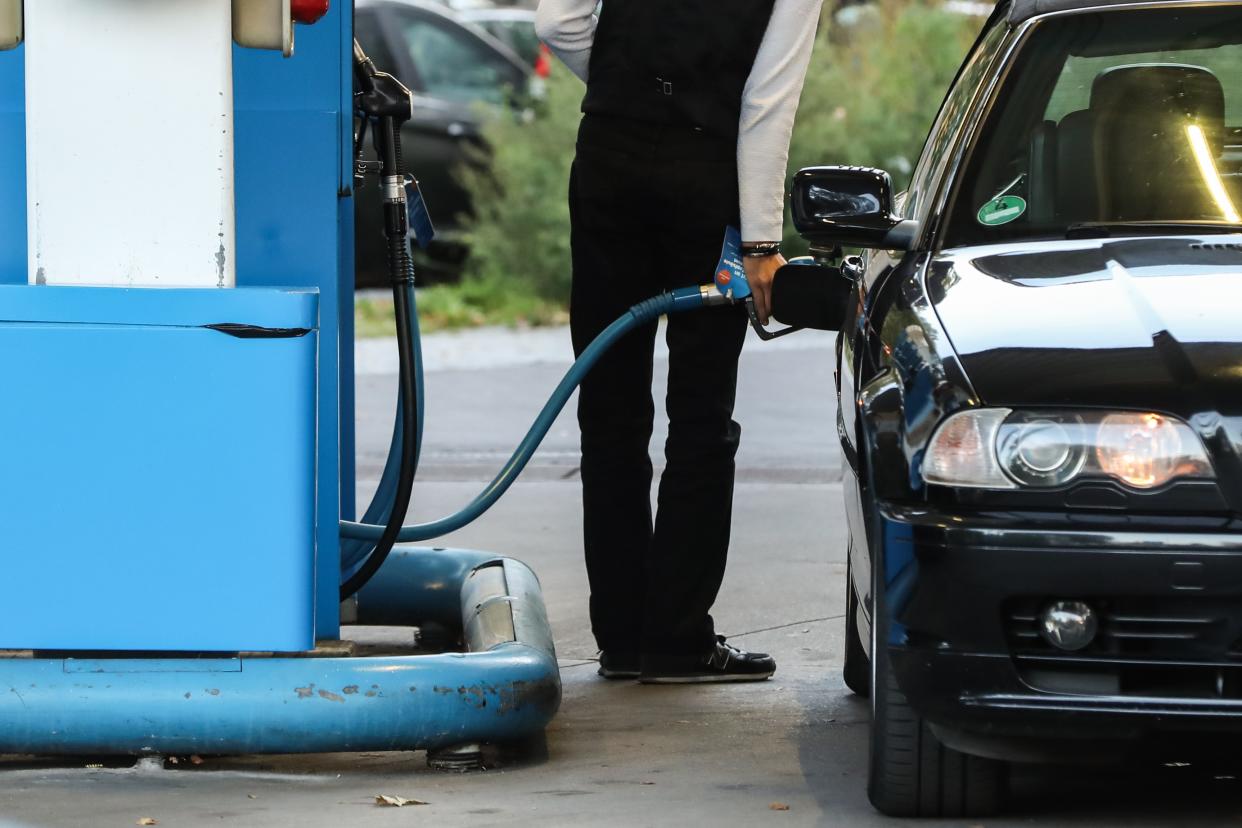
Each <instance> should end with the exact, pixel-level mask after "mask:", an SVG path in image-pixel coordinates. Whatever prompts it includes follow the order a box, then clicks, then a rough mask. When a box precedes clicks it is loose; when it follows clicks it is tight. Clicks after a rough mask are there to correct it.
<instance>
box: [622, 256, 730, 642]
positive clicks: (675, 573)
mask: <svg viewBox="0 0 1242 828" xmlns="http://www.w3.org/2000/svg"><path fill="white" fill-rule="evenodd" d="M714 264H715V261H712V262H708V263H707V268H708V269H707V271H706V272H707V273H710V272H711V268H712V266H713V265H714ZM745 335H746V317H745V314H744V313H743V312H742V311H741V308H708V309H703V310H698V311H691V312H689V313H682V314H677V315H674V316H671V317H669V320H668V332H667V341H668V348H669V377H668V395H667V409H668V419H669V424H668V441H667V442H666V444H665V450H664V454H665V462H666V465H665V468H664V472H663V474H662V475H661V478H660V494H659V510H658V513H657V517H656V524H655V537H654V542H653V546H652V554H651V558H650V560H649V563H648V567H647V581H648V584H649V587H648V600H647V612H646V617H645V619H644V644H645V646H644V652H651V653H675V654H686V653H702V652H705V651H707V650H708V649H710V648H711V647H712V646H713V644H714V643H715V641H716V634H715V630H714V628H713V624H712V618H711V616H710V615H709V614H708V613H709V611H710V610H711V607H712V604H713V603H714V602H715V600H716V594H717V592H718V591H719V590H720V584H721V582H722V580H723V578H724V571H725V559H726V557H727V555H728V550H729V528H730V521H731V520H732V507H733V471H734V455H735V454H736V452H737V447H738V440H739V438H740V435H741V427H740V426H739V425H738V424H737V423H736V422H734V420H733V403H734V396H735V392H736V389H737V363H738V356H739V355H740V353H741V349H742V341H743V340H744V339H745Z"/></svg>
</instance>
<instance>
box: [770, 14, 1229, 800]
mask: <svg viewBox="0 0 1242 828" xmlns="http://www.w3.org/2000/svg"><path fill="white" fill-rule="evenodd" d="M893 48H900V44H895V45H894V46H893ZM1240 125H1242V5H1239V4H1237V3H1233V2H1225V3H1220V2H1218V3H1208V4H1199V3H1195V2H1147V3H1143V2H1139V3H1135V4H1132V5H1130V4H1127V5H1121V4H1116V3H1110V2H1106V0H1099V1H1098V2H1095V1H1094V0H1063V2H1058V3H1055V4H1049V3H1045V2H1044V0H1007V2H1002V3H1000V4H999V5H998V7H997V8H996V10H995V12H994V13H993V14H992V16H991V17H990V18H989V20H988V22H987V23H986V24H985V26H984V29H983V32H982V34H981V35H980V37H979V39H978V41H977V42H976V44H975V46H974V48H973V49H972V50H971V52H970V55H969V56H968V58H967V60H966V62H965V64H964V65H963V67H962V69H961V71H960V73H959V75H958V77H957V79H956V81H955V82H954V84H953V86H952V88H951V90H950V91H949V93H948V96H947V97H946V98H945V100H944V103H943V105H942V107H941V110H940V113H939V115H938V117H937V119H936V121H935V124H934V125H933V127H932V130H931V133H930V135H929V137H928V139H927V143H926V145H925V147H924V150H923V153H922V157H921V158H920V160H919V162H918V164H917V166H916V168H915V171H914V176H913V180H912V183H911V184H910V187H909V190H908V191H907V192H906V193H904V194H902V195H901V196H898V197H894V195H893V192H892V187H891V183H890V178H889V176H888V175H887V174H886V173H884V172H882V171H880V170H874V169H867V168H859V167H822V168H811V169H807V170H803V171H802V172H800V173H799V174H798V175H797V176H796V178H795V183H794V192H793V212H794V220H795V223H796V224H797V226H798V229H799V231H800V232H801V233H802V234H803V235H804V236H805V237H806V238H807V239H808V240H809V241H810V242H811V243H812V246H813V249H814V250H815V251H817V255H818V256H819V257H820V259H821V261H823V262H826V263H829V264H831V263H832V262H836V261H837V251H839V250H840V248H841V246H844V247H846V248H849V247H855V248H864V249H865V252H864V253H863V255H862V256H861V257H849V258H846V259H844V260H843V261H841V262H840V265H839V266H836V265H833V266H825V267H823V269H822V270H821V273H820V276H819V277H818V278H819V281H818V283H817V284H819V285H820V288H821V290H822V293H823V296H824V298H823V299H821V301H820V302H819V304H818V305H816V303H812V302H805V301H804V302H801V303H793V304H792V305H790V304H788V303H787V304H786V308H790V309H791V311H790V312H789V313H786V314H785V316H784V317H783V318H782V321H786V322H792V323H797V322H799V321H800V320H799V318H797V317H798V316H799V308H805V309H808V310H809V312H810V316H811V317H814V318H813V319H812V320H811V321H812V322H813V324H816V325H817V326H819V327H825V328H828V329H832V330H840V331H841V334H840V337H839V339H838V345H839V348H838V359H837V376H838V389H837V391H838V395H839V403H840V405H839V415H838V416H839V421H838V431H839V434H840V437H841V446H842V449H843V452H844V456H845V458H846V461H847V462H846V474H845V490H846V514H847V520H848V524H849V538H850V547H849V558H848V561H849V576H848V578H847V581H848V584H849V586H848V590H849V591H848V595H847V613H846V626H847V631H846V632H847V636H846V641H847V644H846V653H845V681H846V683H847V685H848V686H849V687H850V688H851V689H852V690H854V691H855V692H856V693H859V694H862V695H870V697H871V705H872V721H871V753H870V767H869V782H868V789H869V795H870V798H871V801H872V803H873V804H874V805H875V806H876V807H877V808H878V809H879V810H881V811H883V812H885V813H888V814H891V815H898V816H947V817H952V816H966V815H969V816H978V815H982V814H986V813H988V812H991V811H994V810H996V809H997V808H998V807H999V806H1000V804H1001V801H1002V796H1003V793H1004V788H1005V778H1006V770H1007V764H1008V762H1010V761H1049V762H1056V763H1062V764H1064V763H1067V762H1075V761H1081V760H1091V759H1096V760H1099V759H1103V760H1109V761H1121V760H1122V759H1126V758H1134V757H1138V756H1145V755H1146V756H1154V757H1157V758H1164V759H1169V758H1176V759H1185V758H1187V757H1189V756H1199V755H1202V754H1205V753H1214V752H1217V751H1219V752H1222V753H1224V754H1226V755H1230V754H1232V753H1236V743H1237V739H1238V736H1239V733H1240V732H1242V370H1239V366H1242V326H1239V325H1238V323H1237V316H1238V308H1239V307H1242V216H1240V215H1239V209H1238V205H1239V204H1242V181H1240V179H1239V169H1238V162H1239V157H1240V155H1242V153H1239V146H1238V144H1239V143H1242V142H1239V140H1238V136H1239V126H1240ZM800 272H801V273H802V274H803V275H805V274H806V273H807V271H805V270H802V271H800ZM789 278H791V276H790V275H789V273H788V272H785V271H782V274H781V275H779V276H778V277H777V288H776V290H777V292H778V293H779V292H780V291H781V290H783V289H784V288H782V285H781V283H782V281H783V280H786V279H789ZM804 281H805V280H804ZM842 293H844V294H845V295H846V296H847V297H848V299H847V301H845V302H840V301H838V302H837V303H836V304H835V305H834V304H832V303H831V302H830V301H829V298H828V297H830V296H833V295H836V296H840V295H841V294H842ZM829 311H831V313H829ZM826 313H827V315H828V316H829V317H831V318H828V319H827V320H826V321H825V319H823V318H820V317H824V315H825V314H826ZM779 315H780V314H778V316H779Z"/></svg>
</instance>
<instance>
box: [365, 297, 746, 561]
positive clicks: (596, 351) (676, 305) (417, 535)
mask: <svg viewBox="0 0 1242 828" xmlns="http://www.w3.org/2000/svg"><path fill="white" fill-rule="evenodd" d="M721 298H723V297H721V296H720V294H718V293H715V292H714V291H713V290H707V289H704V288H700V287H697V286H695V287H687V288H678V289H676V290H673V291H671V292H669V293H662V294H660V295H659V296H653V297H652V298H650V299H646V300H644V301H642V302H639V303H638V304H637V305H634V306H633V307H632V308H630V309H629V310H628V311H626V312H625V313H624V314H623V315H622V316H621V317H620V318H619V319H617V321H615V322H613V323H612V324H611V325H609V326H608V327H607V328H605V329H604V331H603V332H602V333H601V334H600V335H599V336H597V337H596V338H595V340H594V341H593V342H592V343H591V344H590V345H588V346H587V348H586V350H584V351H583V352H582V355H581V356H579V357H578V359H577V360H576V361H575V362H574V364H573V365H572V366H570V368H569V371H568V372H567V373H566V374H565V377H564V379H562V380H561V382H560V384H559V385H557V387H556V390H555V391H553V392H552V396H551V397H550V398H549V399H548V401H547V403H546V404H545V405H544V407H543V410H542V411H540V412H539V416H538V417H536V418H535V422H534V424H533V425H532V426H531V427H530V430H529V431H528V432H526V436H525V437H523V438H522V442H521V443H519V444H518V447H517V449H516V450H515V451H514V452H513V455H512V456H511V457H510V458H509V461H508V462H507V463H505V465H504V467H503V468H502V469H501V470H500V472H499V473H498V474H497V475H496V477H494V478H493V479H492V482H491V483H489V484H488V485H487V487H486V488H484V489H483V491H482V492H480V493H479V494H478V496H477V497H475V498H474V500H472V501H471V502H470V503H469V504H467V505H466V506H465V508H463V509H461V510H460V511H457V512H455V513H453V514H451V515H449V516H448V517H444V518H441V519H439V520H435V521H432V522H430V523H420V524H415V525H413V526H404V527H402V529H401V531H400V532H399V534H398V535H397V540H398V542H400V543H412V542H415V541H426V540H431V539H432V538H438V537H441V536H442V535H447V534H448V533H450V532H455V531H457V530H458V529H461V528H462V527H463V526H467V525H468V524H470V523H473V522H474V521H475V520H477V519H478V518H479V517H481V516H482V515H483V514H484V513H485V512H486V511H487V510H488V509H490V508H491V507H492V506H493V505H495V503H496V501H498V500H500V498H501V496H502V495H503V494H504V493H505V492H506V491H507V490H508V489H509V487H510V486H511V485H513V482H514V481H515V480H517V478H518V475H520V474H521V473H522V470H523V469H524V468H526V464H527V463H529V462H530V459H531V457H533V456H534V454H535V450H536V449H537V448H538V447H539V444H540V443H542V442H543V439H544V437H546V436H547V434H548V431H549V430H550V429H551V428H552V424H553V423H554V422H555V421H556V418H557V417H558V416H559V415H560V413H561V411H562V409H564V408H565V404H566V403H568V402H569V398H570V397H571V396H573V393H574V390H575V389H576V388H577V387H578V386H579V385H580V384H581V383H582V380H583V379H585V378H586V376H587V374H588V373H590V371H591V369H592V368H594V367H595V364H596V363H597V362H599V359H600V357H602V356H603V355H604V354H605V353H606V352H607V351H608V349H609V348H611V347H612V346H613V345H615V344H616V343H617V342H618V341H620V340H621V339H622V338H623V337H624V336H625V335H626V334H628V333H629V332H630V331H632V330H634V329H635V328H638V327H641V326H642V325H645V324H647V323H648V322H651V321H653V320H655V319H658V318H659V317H661V316H664V315H665V314H669V313H676V312H679V311H686V310H694V309H696V308H701V307H703V306H704V305H706V304H709V303H711V304H714V303H716V302H717V301H719V300H720V299H721ZM415 318H417V317H415ZM415 337H416V338H415V343H414V344H415V348H414V351H415V353H416V354H418V355H419V356H418V363H417V364H418V365H419V366H420V368H421V365H422V357H421V346H420V345H419V343H418V340H417V329H415ZM418 385H419V398H420V399H419V401H418V404H419V406H420V409H421V404H422V400H421V397H422V381H421V376H420V380H419V383H418ZM419 422H420V423H421V422H422V417H421V416H420V417H419ZM399 432H400V429H399V428H398V429H396V431H395V432H394V435H393V443H394V446H393V449H394V451H393V452H392V453H390V455H389V463H388V466H389V467H391V466H392V465H394V463H395V461H394V460H393V459H392V458H394V457H397V456H400V444H399V443H398V440H399V439H400V434H399ZM388 471H389V468H388V467H386V468H385V478H387V477H388ZM387 488H391V485H390V486H389V487H387ZM385 494H386V495H388V497H386V498H385V497H381V495H385ZM390 498H391V493H390V492H388V491H387V489H386V488H385V486H384V479H381V481H380V489H379V490H377V491H376V495H375V498H374V500H373V501H372V503H371V508H369V509H368V510H367V515H368V516H370V515H372V514H376V515H378V514H382V512H383V509H384V507H385V505H387V504H386V501H389V502H390ZM377 507H378V510H379V511H377V512H373V511H372V510H374V509H376V508H377ZM373 521H374V522H373ZM383 533H384V526H383V525H380V523H379V522H378V518H372V521H367V520H364V521H362V522H354V521H345V520H343V521H341V537H342V538H346V539H351V540H358V541H370V542H374V541H377V540H379V538H380V537H381V536H382V535H383ZM349 548H350V549H351V550H356V549H358V548H361V549H363V550H364V551H365V549H366V546H365V545H364V546H363V547H356V546H355V545H354V544H350V546H349ZM356 555H357V553H356V552H353V551H351V559H353V560H354V563H353V565H352V566H351V565H350V564H349V563H348V562H346V561H345V560H342V564H343V567H342V568H343V569H344V570H345V571H346V574H347V575H348V571H349V570H350V569H356V568H357V567H358V566H359V565H360V564H361V563H362V562H363V561H365V559H366V557H367V556H368V555H369V553H366V554H362V555H361V558H358V557H356Z"/></svg>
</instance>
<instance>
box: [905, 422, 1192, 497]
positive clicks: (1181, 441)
mask: <svg viewBox="0 0 1242 828" xmlns="http://www.w3.org/2000/svg"><path fill="white" fill-rule="evenodd" d="M922 468H923V479H924V480H925V481H926V482H928V483H935V484H938V485H943V486H959V487H967V488H980V489H1014V488H1019V487H1023V488H1057V487H1060V486H1065V485H1067V484H1069V483H1071V482H1073V481H1075V480H1078V479H1080V478H1084V477H1112V478H1114V479H1116V480H1119V481H1121V482H1122V483H1123V484H1125V485H1126V486H1129V487H1131V488H1134V489H1154V488H1157V487H1159V486H1163V485H1164V484H1166V483H1168V482H1169V481H1171V480H1173V479H1175V478H1181V477H1199V478H1211V477H1214V474H1213V471H1212V463H1211V461H1210V460H1209V459H1208V456H1207V452H1206V450H1205V449H1204V448H1203V442H1202V441H1201V440H1200V439H1199V436H1198V435H1197V434H1195V433H1194V431H1192V430H1191V428H1190V426H1188V425H1186V424H1185V423H1183V422H1181V421H1180V420H1176V419H1173V418H1171V417H1167V416H1164V415H1163V414H1153V413H1143V412H1091V411H1081V412H1074V411H1039V412H1035V411H1013V410H1011V409H1008V408H978V409H972V410H970V411H960V412H958V413H956V414H954V415H952V416H950V417H948V418H947V419H946V420H945V421H944V422H943V423H941V424H940V427H939V428H938V429H937V430H936V433H935V435H934V436H933V437H932V440H931V444H930V445H929V446H928V447H927V452H926V454H925V455H924V457H923V467H922Z"/></svg>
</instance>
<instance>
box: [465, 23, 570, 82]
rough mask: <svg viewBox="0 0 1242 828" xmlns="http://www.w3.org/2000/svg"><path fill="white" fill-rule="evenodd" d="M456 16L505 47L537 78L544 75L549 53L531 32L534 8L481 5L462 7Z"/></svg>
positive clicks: (548, 62)
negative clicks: (524, 63)
mask: <svg viewBox="0 0 1242 828" xmlns="http://www.w3.org/2000/svg"><path fill="white" fill-rule="evenodd" d="M457 16H458V18H460V19H461V20H463V21H465V22H467V23H470V24H471V25H474V26H478V27H479V28H480V29H482V30H483V31H485V32H487V33H488V34H489V35H491V36H492V37H494V38H496V39H497V40H499V41H500V42H501V43H503V44H505V45H506V46H508V47H509V48H510V49H512V50H513V53H514V54H516V55H517V56H518V57H520V58H522V60H524V61H526V65H527V66H530V67H531V68H532V70H533V71H534V72H535V74H536V75H538V76H539V77H541V78H546V77H547V76H548V73H549V72H550V71H551V60H552V53H551V52H550V51H548V47H547V46H545V45H543V44H542V43H540V42H539V35H537V34H535V11H534V9H523V8H513V7H505V8H497V7H482V8H474V9H463V10H461V11H459V12H458V13H457Z"/></svg>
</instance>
